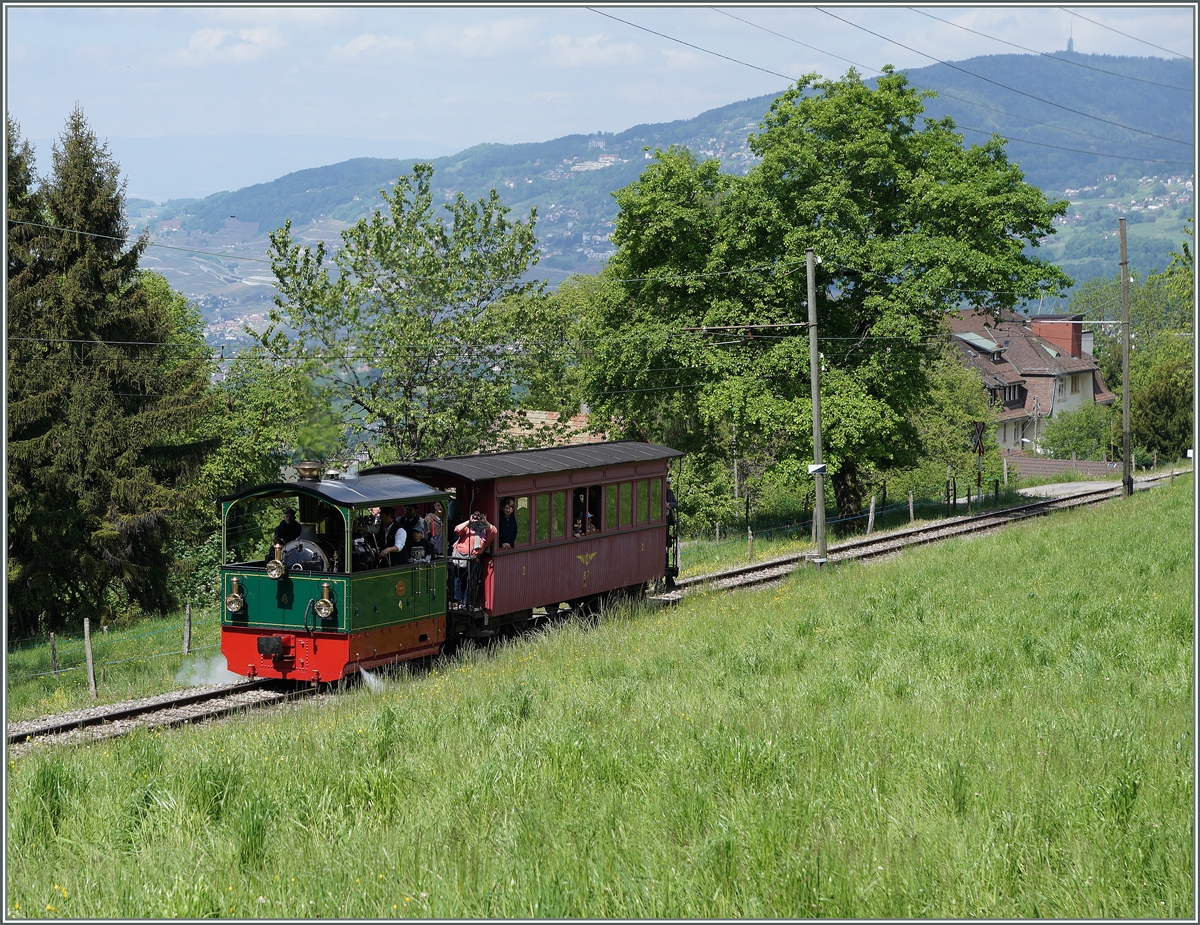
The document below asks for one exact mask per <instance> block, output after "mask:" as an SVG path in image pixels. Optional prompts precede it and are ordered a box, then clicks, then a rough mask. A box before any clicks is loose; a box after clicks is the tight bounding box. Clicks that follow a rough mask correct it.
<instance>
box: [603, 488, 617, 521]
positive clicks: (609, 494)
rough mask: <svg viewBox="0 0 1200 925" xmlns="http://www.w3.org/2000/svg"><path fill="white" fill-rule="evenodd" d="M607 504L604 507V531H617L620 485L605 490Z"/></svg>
mask: <svg viewBox="0 0 1200 925" xmlns="http://www.w3.org/2000/svg"><path fill="white" fill-rule="evenodd" d="M604 493H605V496H606V500H607V503H606V504H605V507H604V529H605V530H615V529H617V524H618V520H617V496H618V495H619V494H620V486H619V485H609V486H607V487H606V488H605V489H604Z"/></svg>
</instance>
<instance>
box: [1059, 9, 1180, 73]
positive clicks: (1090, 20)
mask: <svg viewBox="0 0 1200 925" xmlns="http://www.w3.org/2000/svg"><path fill="white" fill-rule="evenodd" d="M1059 9H1060V10H1062V11H1063V12H1064V13H1070V14H1071V15H1072V16H1078V17H1079V18H1080V19H1082V20H1083V21H1084V22H1090V23H1091V24H1092V25H1093V26H1099V27H1100V28H1101V29H1107V30H1108V31H1109V32H1115V33H1117V35H1123V36H1125V38H1127V39H1133V40H1134V41H1135V42H1141V43H1142V44H1143V45H1149V46H1150V47H1151V48H1157V49H1158V50H1159V51H1165V52H1166V53H1167V54H1169V55H1178V56H1179V57H1180V58H1183V59H1184V60H1185V61H1191V60H1192V57H1191V55H1185V54H1184V53H1183V52H1180V51H1171V49H1169V48H1163V47H1162V46H1161V45H1155V44H1154V43H1153V42H1147V41H1146V40H1145V39H1139V38H1138V37H1137V36H1136V35H1130V34H1129V33H1128V32H1122V31H1121V30H1120V29H1114V28H1113V27H1112V26H1106V25H1104V23H1102V22H1096V20H1094V19H1088V18H1087V17H1086V16H1084V15H1083V14H1082V13H1076V12H1075V11H1074V10H1068V9H1067V8H1066V7H1065V6H1060V7H1059Z"/></svg>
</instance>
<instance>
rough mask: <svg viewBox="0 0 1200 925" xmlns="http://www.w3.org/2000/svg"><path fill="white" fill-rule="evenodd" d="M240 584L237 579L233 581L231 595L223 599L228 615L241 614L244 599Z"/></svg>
mask: <svg viewBox="0 0 1200 925" xmlns="http://www.w3.org/2000/svg"><path fill="white" fill-rule="evenodd" d="M241 592H242V588H241V583H240V582H239V581H238V579H237V578H234V579H233V593H232V594H230V595H229V596H228V597H226V598H225V609H226V610H228V611H229V612H230V613H241V611H242V609H243V608H244V607H245V606H246V599H245V598H244V597H242V593H241Z"/></svg>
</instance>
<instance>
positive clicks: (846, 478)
mask: <svg viewBox="0 0 1200 925" xmlns="http://www.w3.org/2000/svg"><path fill="white" fill-rule="evenodd" d="M833 497H834V500H835V502H836V503H837V512H838V518H839V519H841V520H845V519H846V518H847V517H854V516H856V515H858V514H861V513H862V485H860V484H859V481H858V467H857V466H856V465H854V463H853V462H849V461H847V462H843V463H842V464H841V465H840V466H839V467H838V470H837V471H836V472H835V473H833Z"/></svg>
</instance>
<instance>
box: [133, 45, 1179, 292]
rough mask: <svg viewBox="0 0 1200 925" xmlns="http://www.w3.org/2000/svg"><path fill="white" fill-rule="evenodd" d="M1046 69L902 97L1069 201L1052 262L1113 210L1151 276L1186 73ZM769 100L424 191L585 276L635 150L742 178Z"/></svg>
mask: <svg viewBox="0 0 1200 925" xmlns="http://www.w3.org/2000/svg"><path fill="white" fill-rule="evenodd" d="M1056 57H1057V58H1059V59H1067V60H1055V59H1054V58H1051V57H1048V56H1034V55H994V56H988V57H980V58H973V59H970V60H967V61H963V62H957V63H954V64H952V65H942V64H938V65H934V66H932V67H926V68H918V69H913V70H910V71H909V72H908V76H909V79H910V80H911V81H912V82H913V83H914V84H916V85H917V86H920V87H927V88H931V89H934V90H936V91H938V94H939V95H938V96H937V97H936V98H934V99H930V100H928V101H927V102H926V112H927V114H928V115H929V116H930V117H934V118H937V117H941V116H944V115H949V116H950V117H951V118H953V119H954V121H955V123H956V124H957V125H958V127H959V129H960V131H962V133H963V134H964V137H965V140H966V141H967V142H968V143H978V142H982V141H983V140H984V139H985V138H986V137H987V136H986V134H985V133H988V132H997V133H999V134H1001V135H1004V136H1005V137H1007V138H1010V139H1012V140H1011V141H1010V143H1009V145H1008V151H1009V155H1010V158H1011V159H1012V160H1014V161H1016V162H1017V163H1019V164H1020V165H1021V167H1022V169H1023V170H1024V171H1025V174H1026V177H1027V179H1028V180H1029V181H1030V182H1031V183H1033V184H1034V185H1035V186H1038V187H1040V188H1041V189H1043V190H1045V191H1046V192H1048V193H1050V194H1052V195H1055V196H1061V197H1064V198H1068V199H1070V200H1071V201H1072V208H1071V210H1069V212H1068V215H1067V217H1066V218H1065V219H1064V222H1063V224H1062V227H1061V228H1060V234H1059V235H1056V236H1055V237H1054V238H1052V239H1050V240H1049V241H1048V242H1047V244H1048V245H1049V246H1050V247H1051V255H1052V256H1053V258H1054V259H1055V261H1056V262H1057V263H1060V264H1061V265H1062V266H1063V267H1064V269H1066V270H1067V271H1068V272H1069V273H1071V274H1072V275H1073V276H1075V277H1077V278H1078V279H1088V278H1092V277H1095V276H1101V275H1106V274H1107V273H1109V272H1110V271H1111V266H1110V264H1111V263H1112V261H1111V260H1110V259H1108V258H1109V256H1110V254H1109V251H1111V250H1112V249H1113V243H1112V241H1111V233H1112V231H1113V230H1114V228H1115V215H1116V214H1117V212H1118V211H1120V213H1121V214H1130V215H1131V216H1132V219H1133V222H1138V221H1141V222H1142V225H1143V226H1142V227H1139V228H1137V229H1136V231H1135V233H1134V234H1133V235H1132V236H1131V240H1130V255H1131V261H1132V262H1133V264H1134V265H1135V266H1136V267H1138V268H1139V269H1141V270H1142V271H1144V272H1153V271H1155V270H1161V269H1162V268H1163V267H1165V266H1166V264H1167V263H1168V262H1169V257H1168V253H1169V251H1170V249H1171V247H1172V246H1175V245H1176V244H1177V242H1178V237H1179V231H1180V228H1181V227H1182V224H1183V220H1184V218H1185V217H1186V216H1187V215H1190V214H1192V211H1193V204H1192V202H1191V191H1190V190H1189V189H1186V188H1185V187H1184V186H1183V184H1182V183H1180V184H1179V185H1177V186H1175V187H1174V189H1170V188H1168V184H1167V183H1166V181H1168V180H1169V179H1170V178H1171V177H1173V176H1174V177H1178V178H1180V179H1181V180H1190V176H1191V168H1190V162H1191V156H1192V155H1191V146H1190V140H1191V138H1192V137H1193V134H1194V126H1193V118H1192V98H1193V96H1192V91H1191V87H1192V75H1191V69H1190V66H1189V65H1188V64H1187V63H1186V62H1185V61H1182V60H1170V61H1169V60H1164V59H1162V58H1131V57H1111V56H1100V55H1080V54H1075V53H1068V52H1060V53H1058V54H1057V55H1056ZM1067 61H1070V62H1074V63H1073V64H1072V63H1067ZM965 72H971V73H970V74H968V73H965ZM1109 72H1114V73H1115V74H1121V75H1125V76H1123V77H1121V76H1114V73H1109ZM972 75H978V76H972ZM1132 78H1136V79H1132ZM989 81H994V82H989ZM869 83H870V84H871V85H874V82H873V81H871V82H869ZM999 84H1003V85H1005V86H1007V87H1012V88H1015V89H1016V90H1019V91H1020V92H1019V93H1017V92H1013V91H1011V90H1007V89H1003V88H1002V87H1001V86H998V85H999ZM781 91H782V88H781ZM774 98H775V94H768V95H766V96H761V97H757V98H755V99H750V100H744V101H741V102H738V103H733V104H730V105H728V106H723V107H721V108H718V109H713V110H710V111H708V112H705V113H702V114H701V115H699V116H697V117H696V118H694V119H687V120H680V121H676V122H669V123H661V124H653V125H638V126H634V127H632V128H630V129H628V130H626V131H624V132H620V133H616V134H612V133H597V134H594V135H567V136H564V137H562V138H556V139H553V140H550V141H544V142H531V143H527V144H516V145H499V144H483V145H477V146H475V147H472V148H468V149H466V150H465V151H461V152H459V153H458V154H455V155H452V156H449V157H442V158H437V159H435V160H434V161H433V165H434V168H435V175H434V186H435V188H436V190H437V194H438V196H439V198H440V199H441V200H443V201H449V200H450V199H452V198H453V196H454V194H455V193H456V192H458V191H462V192H463V193H465V194H466V195H467V196H468V197H469V198H477V197H479V196H483V195H486V194H487V191H488V190H489V189H492V188H495V189H497V190H499V191H500V193H501V195H502V197H503V199H504V201H505V203H506V204H507V205H509V206H511V207H512V208H513V209H514V210H515V211H517V212H525V211H528V209H529V208H530V206H534V205H536V206H537V207H538V237H539V240H540V242H541V249H542V261H541V263H540V265H539V266H540V267H541V269H542V271H543V272H547V271H549V273H550V275H551V276H555V275H558V276H561V275H562V274H564V273H567V272H571V271H584V270H587V271H594V270H595V269H596V268H598V266H599V265H600V261H603V260H606V259H607V258H608V257H609V256H610V255H611V253H612V245H611V243H610V242H609V234H610V233H611V231H612V222H613V219H614V218H615V216H616V202H615V200H614V199H613V197H612V193H613V192H614V191H615V190H618V189H621V188H622V187H624V186H627V185H628V184H629V183H631V182H633V181H634V180H635V179H636V178H637V177H638V175H639V174H640V172H641V170H642V169H643V167H644V166H645V164H646V159H647V157H648V153H647V152H646V151H645V150H644V149H645V148H650V149H651V150H652V149H654V148H655V147H663V148H665V147H667V146H669V145H672V144H677V145H683V146H686V147H688V148H691V149H692V150H693V151H694V152H696V153H697V154H698V155H700V156H702V157H713V158H717V159H718V160H720V162H721V166H722V170H724V171H726V172H730V173H739V174H741V173H745V172H746V170H747V169H748V168H749V166H750V165H751V164H752V163H754V158H753V155H752V154H751V152H750V150H749V147H748V146H747V144H746V139H747V137H748V136H749V135H750V134H751V133H753V132H755V131H756V130H757V128H758V125H759V123H760V122H761V120H762V118H763V116H764V114H765V113H766V112H767V110H768V109H769V107H770V105H771V102H772V100H773V99H774ZM1036 98H1041V99H1042V100H1046V101H1051V100H1052V101H1053V102H1054V103H1056V104H1058V105H1057V106H1055V105H1051V104H1050V103H1049V102H1042V101H1039V99H1036ZM1064 107H1065V108H1064ZM1072 110H1073V111H1072ZM1085 114H1086V115H1085ZM1089 116H1094V117H1096V118H1089ZM1097 119H1099V120H1103V121H1097ZM1113 123H1117V124H1113ZM1122 126H1126V127H1122ZM1128 127H1136V128H1139V129H1142V130H1143V132H1142V133H1139V132H1137V131H1133V130H1132V129H1131V128H1128ZM1154 136H1161V137H1154ZM1167 139H1176V141H1170V140H1167ZM1178 142H1187V144H1182V143H1178ZM1103 155H1113V156H1103ZM411 168H412V162H411V161H407V160H388V159H379V158H356V159H353V160H349V161H345V162H343V163H340V164H334V165H330V166H324V167H315V168H312V169H310V170H301V171H297V172H295V173H291V174H288V175H287V176H284V177H281V178H279V179H278V180H275V181H272V182H270V183H262V184H258V185H255V186H251V187H247V188H245V189H241V190H237V191H236V192H224V193H216V194H214V195H212V196H209V197H207V198H205V199H202V200H199V201H193V202H187V201H181V202H179V203H177V204H167V207H166V208H165V209H154V210H149V212H148V214H147V217H150V215H151V214H152V215H153V217H154V219H155V220H156V221H161V220H163V219H170V218H173V217H174V218H178V219H179V220H180V222H181V225H182V229H183V230H184V231H190V232H199V233H207V234H213V233H217V232H220V231H221V230H222V229H225V228H227V227H228V225H229V223H230V221H231V220H232V219H233V218H234V217H236V221H237V222H238V228H239V229H241V230H243V231H251V230H252V228H253V226H257V232H258V233H259V234H262V233H265V232H267V231H270V230H272V229H274V228H277V227H279V226H281V225H282V224H283V223H284V221H285V220H287V219H291V221H292V223H293V225H296V226H299V225H304V224H305V223H308V222H312V221H316V220H320V219H334V220H340V221H345V222H349V221H353V220H355V219H357V218H358V217H360V216H363V215H366V214H368V212H369V211H370V209H372V208H373V207H376V206H378V205H380V203H381V199H380V197H379V190H380V189H381V188H384V187H386V186H388V185H389V184H391V183H393V182H394V181H395V180H396V178H397V177H398V176H399V175H400V174H402V173H407V172H408V171H410V170H411ZM1168 193H1169V194H1170V195H1169V196H1168V195H1167V194H1168ZM1151 196H1158V202H1157V204H1156V206H1155V208H1153V209H1149V208H1145V206H1146V203H1145V200H1146V199H1147V198H1148V197H1151ZM1181 197H1182V201H1181ZM1130 200H1137V202H1135V203H1131V202H1130ZM243 223H250V226H251V227H249V228H248V227H246V225H244V224H243ZM1106 236H1107V237H1106Z"/></svg>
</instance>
